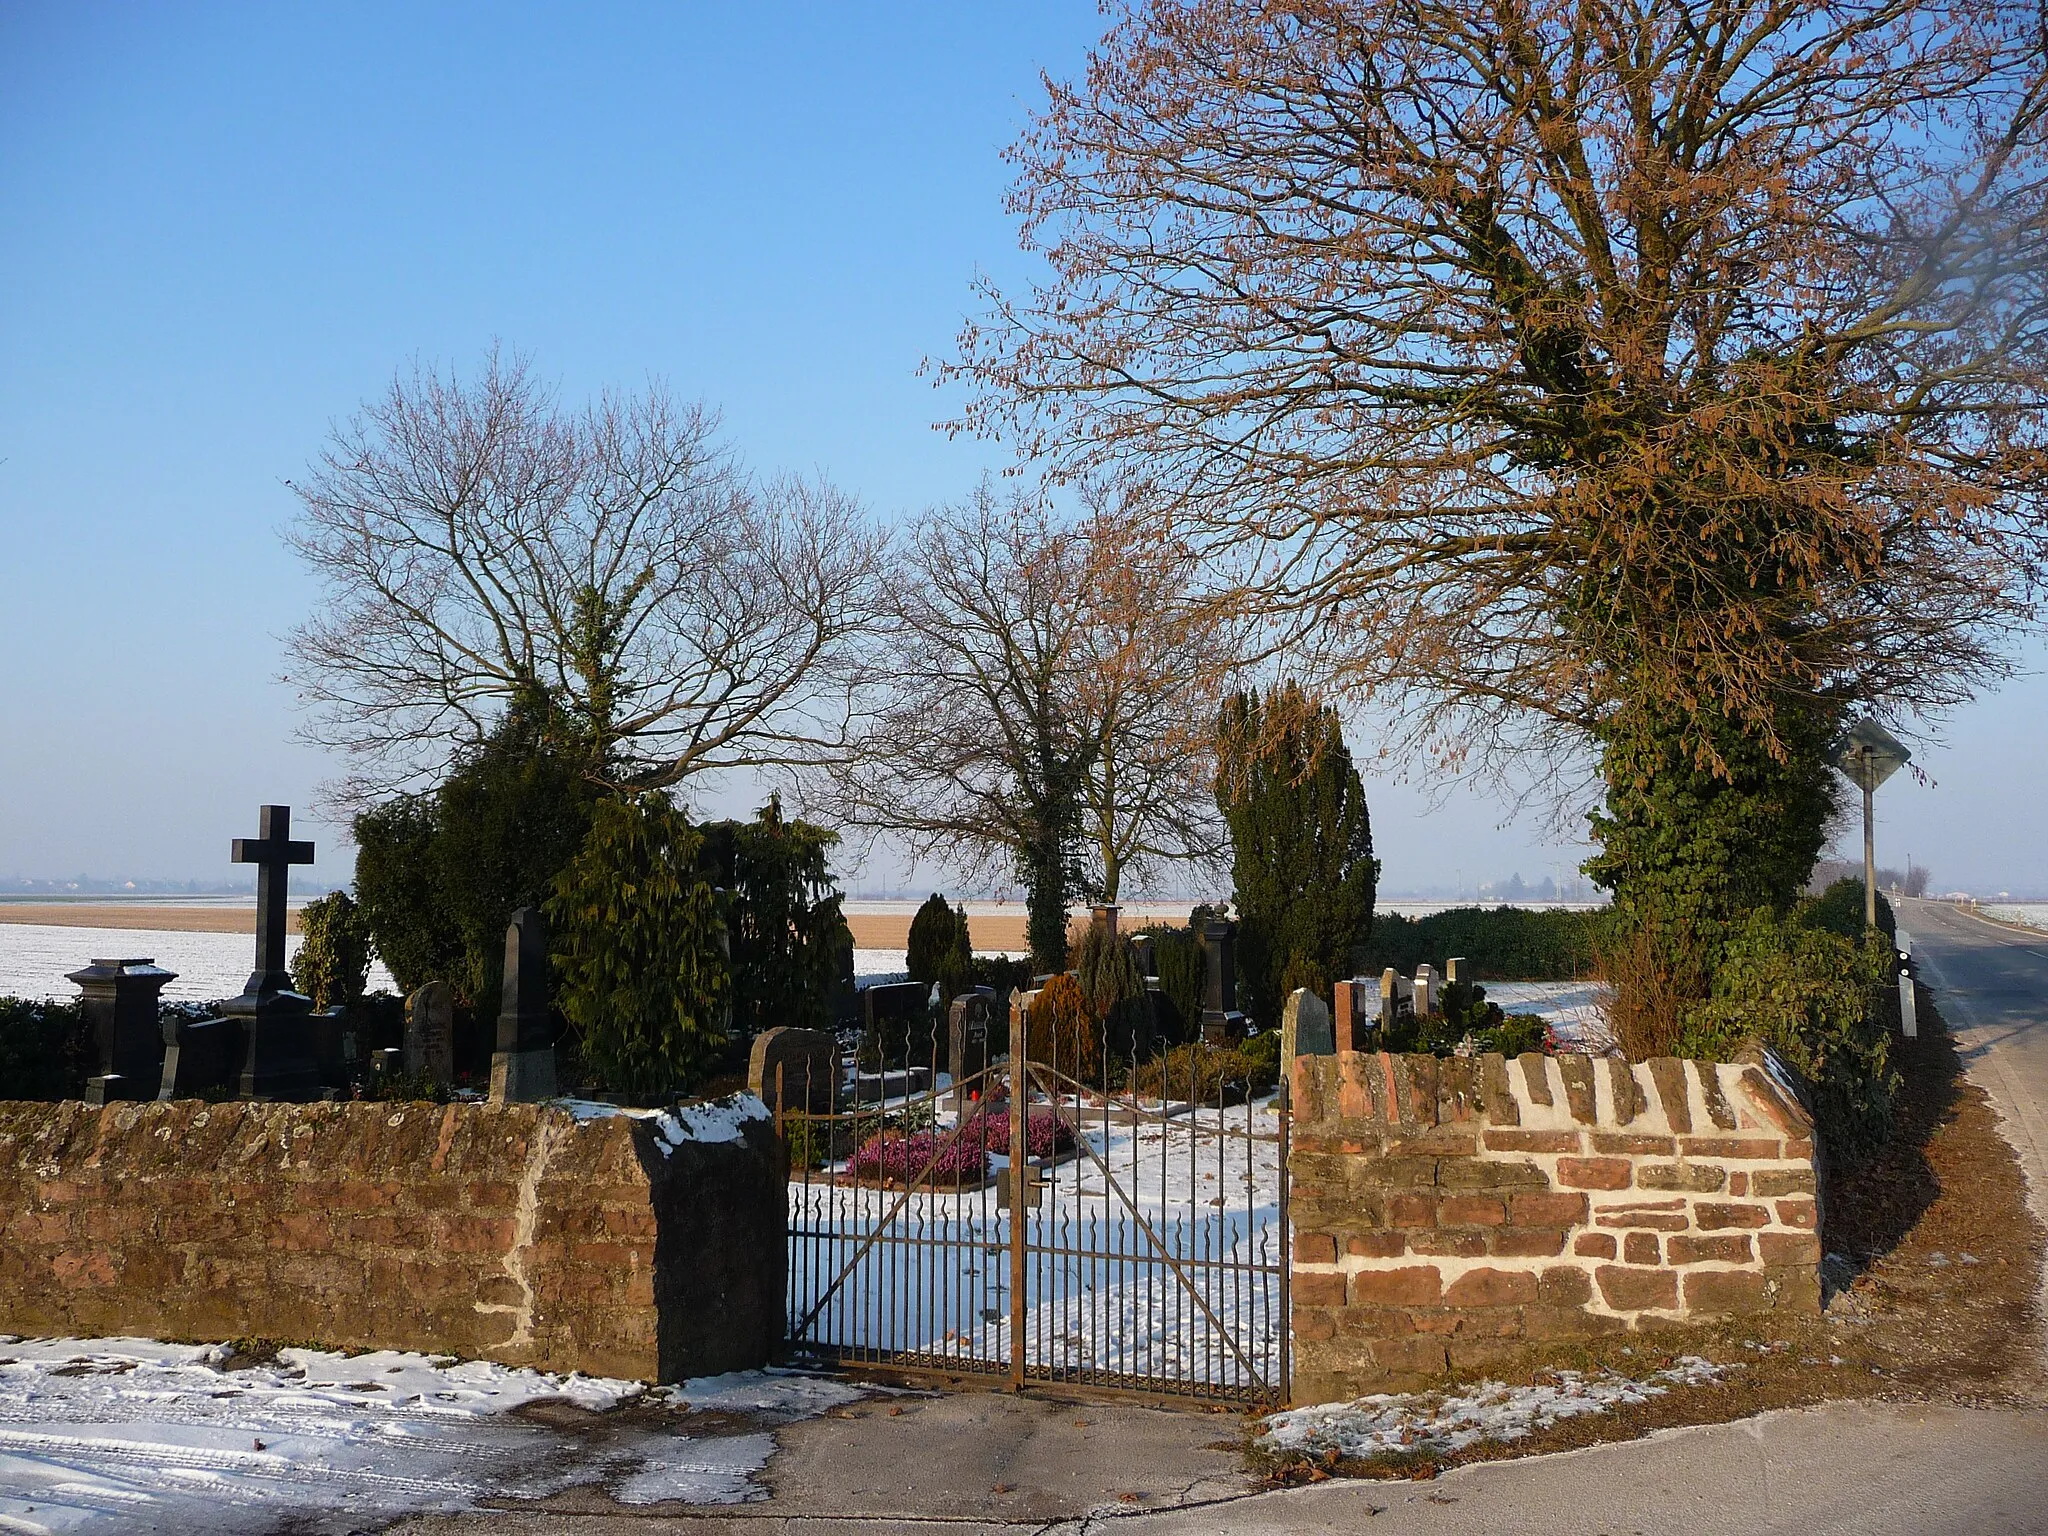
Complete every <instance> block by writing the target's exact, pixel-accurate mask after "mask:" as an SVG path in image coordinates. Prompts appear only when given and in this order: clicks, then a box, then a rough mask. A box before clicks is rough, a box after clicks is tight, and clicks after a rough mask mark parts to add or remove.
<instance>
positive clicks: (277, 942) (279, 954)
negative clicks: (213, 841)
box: [220, 805, 320, 1100]
mask: <svg viewBox="0 0 2048 1536" xmlns="http://www.w3.org/2000/svg"><path fill="white" fill-rule="evenodd" d="M257 826H258V827H259V828H260V829H261V835H260V836H258V837H238V838H236V839H235V840H234V843H233V845H232V848H231V849H230V856H231V857H232V858H233V859H234V861H235V863H237V864H254V865H255V866H256V969H255V970H253V971H251V972H250V973H249V980H248V983H247V985H245V986H244V987H243V988H242V995H241V996H240V997H232V998H229V999H228V1000H227V1001H226V1002H225V1003H223V1004H221V1009H220V1011H221V1016H222V1017H223V1018H228V1019H236V1020H239V1021H240V1022H241V1024H242V1027H243V1030H244V1042H245V1043H244V1045H243V1049H242V1081H241V1091H242V1097H243V1098H245V1099H289V1100H306V1099H313V1098H318V1097H319V1094H320V1061H319V1056H318V1054H317V1050H316V1042H315V1040H314V1034H313V1025H312V1022H311V1015H312V1012H313V1000H312V999H311V998H309V997H304V996H301V995H300V994H299V993H297V992H294V991H293V990H292V977H291V972H290V971H288V970H286V969H285V963H284V948H285V944H284V941H285V929H286V924H287V921H288V918H287V914H286V910H285V898H286V896H287V894H288V892H289V890H290V884H291V871H292V866H293V865H294V864H310V863H312V862H313V845H312V844H311V843H308V842H294V841H292V808H291V807H290V806H288V805H266V806H264V807H262V808H261V809H260V810H259V811H258V812H257Z"/></svg>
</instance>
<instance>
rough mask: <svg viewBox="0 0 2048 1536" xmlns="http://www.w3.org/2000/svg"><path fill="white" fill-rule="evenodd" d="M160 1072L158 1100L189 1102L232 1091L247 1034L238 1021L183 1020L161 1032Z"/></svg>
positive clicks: (245, 1048) (246, 1046)
mask: <svg viewBox="0 0 2048 1536" xmlns="http://www.w3.org/2000/svg"><path fill="white" fill-rule="evenodd" d="M164 1036H165V1044H164V1070H163V1077H162V1080H161V1081H160V1083H159V1084H158V1088H157V1095H156V1096H157V1097H158V1098H159V1099H190V1098H196V1097H198V1096H199V1095H200V1094H203V1093H209V1092H214V1091H216V1090H219V1089H226V1088H232V1087H233V1086H234V1082H235V1074H236V1073H237V1072H239V1071H240V1070H241V1067H242V1057H243V1056H244V1055H245V1054H246V1053H247V1049H248V1032H247V1030H246V1029H245V1028H244V1026H243V1021H242V1020H240V1019H200V1020H198V1021H196V1022H192V1021H187V1020H184V1019H176V1020H172V1021H169V1022H168V1023H167V1024H166V1027H165V1029H164Z"/></svg>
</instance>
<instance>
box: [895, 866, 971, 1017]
mask: <svg viewBox="0 0 2048 1536" xmlns="http://www.w3.org/2000/svg"><path fill="white" fill-rule="evenodd" d="M903 968H904V970H905V971H907V972H908V973H909V975H910V979H911V980H912V981H916V982H922V983H923V984H924V985H926V986H932V985H936V986H937V987H938V989H939V999H940V1006H941V1007H942V1008H943V1007H948V1006H950V1005H951V1004H952V1001H953V999H954V998H956V997H958V996H959V995H960V994H961V993H962V992H965V991H966V990H967V989H968V988H969V987H970V986H972V985H974V941H973V939H972V937H971V936H970V935H969V933H968V930H967V909H966V908H965V907H956V906H952V905H950V904H949V903H948V902H947V900H946V898H945V897H943V896H941V895H939V894H938V892H936V891H934V892H933V893H932V894H931V895H930V896H928V897H926V898H925V901H924V904H923V905H922V906H920V907H919V908H918V909H917V913H916V915H915V916H913V917H912V918H911V919H910V939H909V943H908V946H907V948H906V949H905V951H904V957H903Z"/></svg>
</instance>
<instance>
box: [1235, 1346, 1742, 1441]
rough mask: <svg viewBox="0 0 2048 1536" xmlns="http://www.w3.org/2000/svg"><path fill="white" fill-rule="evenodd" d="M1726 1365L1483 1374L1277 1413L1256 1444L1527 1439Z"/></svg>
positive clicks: (1714, 1373) (1722, 1371)
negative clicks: (1531, 1381)
mask: <svg viewBox="0 0 2048 1536" xmlns="http://www.w3.org/2000/svg"><path fill="white" fill-rule="evenodd" d="M1727 1369H1728V1368H1727V1367H1725V1366H1719V1365H1714V1364H1712V1363H1711V1362H1709V1361H1707V1360H1703V1359H1701V1358H1700V1357H1699V1356H1697V1355H1687V1356H1684V1357H1683V1358H1682V1359H1680V1360H1679V1361H1678V1362H1677V1363H1676V1364H1674V1365H1671V1366H1668V1367H1666V1368H1665V1369H1663V1370H1661V1371H1655V1372H1652V1373H1651V1374H1650V1375H1649V1376H1648V1377H1646V1378H1644V1379H1643V1380H1641V1381H1634V1380H1631V1379H1630V1378H1629V1377H1626V1376H1621V1375H1617V1374H1615V1373H1613V1372H1611V1371H1601V1372H1596V1373H1593V1374H1590V1375H1588V1374H1586V1373H1584V1372H1580V1371H1557V1372H1555V1373H1553V1374H1552V1376H1551V1378H1550V1380H1548V1381H1544V1382H1539V1383H1537V1384H1536V1385H1534V1386H1527V1387H1509V1386H1503V1385H1502V1384H1501V1383H1499V1382H1497V1381H1483V1382H1481V1383H1479V1385H1477V1386H1476V1387H1472V1388H1470V1389H1469V1390H1466V1391H1462V1392H1410V1393H1380V1394H1377V1395H1375V1396H1372V1397H1361V1398H1356V1399H1354V1400H1353V1401H1351V1402H1348V1403H1318V1404H1316V1405H1314V1406H1312V1407H1307V1408H1290V1409H1288V1410H1287V1411H1286V1412H1284V1413H1276V1414H1274V1415H1272V1416H1271V1417H1270V1418H1268V1419H1267V1420H1266V1432H1265V1433H1264V1434H1263V1435H1261V1436H1260V1437H1259V1439H1258V1442H1257V1443H1258V1444H1259V1445H1260V1446H1262V1447H1264V1448H1265V1449H1267V1450H1272V1451H1287V1452H1295V1453H1298V1454H1301V1455H1305V1456H1311V1457H1319V1456H1322V1455H1324V1454H1326V1453H1327V1452H1329V1451H1332V1450H1334V1451H1336V1452H1337V1453H1338V1455H1340V1456H1343V1457H1346V1458H1349V1459H1359V1458H1363V1457H1368V1456H1379V1455H1384V1454H1386V1453H1388V1452H1400V1451H1408V1452H1434V1453H1437V1454H1439V1455H1441V1454H1445V1453H1448V1452H1451V1451H1462V1450H1464V1449H1465V1448H1466V1447H1467V1446H1471V1445H1476V1444H1478V1443H1479V1442H1480V1441H1482V1440H1520V1439H1523V1438H1524V1437H1526V1436H1528V1435H1530V1434H1533V1433H1534V1432H1535V1431H1537V1430H1539V1429H1542V1428H1544V1427H1546V1426H1548V1425H1550V1424H1554V1423H1556V1422H1557V1421H1558V1420H1560V1419H1570V1418H1577V1417H1578V1416H1579V1415H1580V1414H1586V1413H1605V1412H1606V1411H1607V1410H1608V1409H1610V1408H1614V1407H1617V1406H1619V1405H1620V1404H1623V1403H1641V1402H1647V1401H1648V1400H1649V1399H1651V1398H1653V1397H1662V1396H1663V1395H1664V1394H1665V1393H1666V1392H1669V1391H1670V1390H1671V1389H1672V1388H1673V1387H1674V1386H1697V1385H1700V1384H1702V1383H1705V1382H1710V1381H1718V1380H1720V1379H1721V1377H1722V1376H1724V1375H1726V1374H1727Z"/></svg>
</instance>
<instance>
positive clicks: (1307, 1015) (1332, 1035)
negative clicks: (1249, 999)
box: [1280, 987, 1337, 1082]
mask: <svg viewBox="0 0 2048 1536" xmlns="http://www.w3.org/2000/svg"><path fill="white" fill-rule="evenodd" d="M1336 1054H1337V1033H1336V1030H1335V1028H1334V1027H1333V1025H1332V1023H1331V1020H1330V1010H1329V1008H1328V1006H1327V1005H1325V1003H1324V1002H1323V1000H1322V999H1321V998H1320V997H1317V996H1316V995H1315V993H1313V992H1311V991H1309V990H1308V988H1306V987H1296V988H1295V989H1294V990H1293V991H1292V992H1290V993H1289V994H1288V995H1287V1005H1286V1006H1285V1007H1284V1008H1282V1009H1281V1010H1280V1080H1281V1081H1282V1082H1286V1081H1287V1080H1288V1079H1289V1078H1290V1077H1291V1076H1292V1075H1293V1072H1294V1058H1295V1057H1297V1056H1334V1055H1336Z"/></svg>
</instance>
